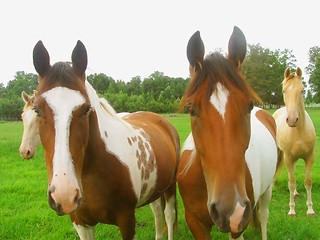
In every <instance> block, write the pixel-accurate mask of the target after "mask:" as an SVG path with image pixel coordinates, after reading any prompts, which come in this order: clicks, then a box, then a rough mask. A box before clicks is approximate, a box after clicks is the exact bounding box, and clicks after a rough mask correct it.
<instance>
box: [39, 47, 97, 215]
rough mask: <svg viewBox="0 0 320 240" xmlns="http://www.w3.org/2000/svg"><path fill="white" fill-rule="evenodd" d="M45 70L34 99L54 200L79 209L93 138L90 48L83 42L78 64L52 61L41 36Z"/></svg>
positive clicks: (67, 209) (64, 208)
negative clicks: (88, 82) (88, 70)
mask: <svg viewBox="0 0 320 240" xmlns="http://www.w3.org/2000/svg"><path fill="white" fill-rule="evenodd" d="M33 62H34V67H35V69H36V71H37V72H38V74H39V88H38V97H37V99H36V101H35V103H34V109H35V112H36V114H37V121H38V125H39V134H40V138H41V142H42V144H43V147H44V151H45V159H46V165H47V171H48V181H49V187H48V201H49V204H50V206H51V207H52V208H53V209H54V210H55V211H56V212H57V213H58V214H59V215H63V214H70V213H72V212H74V211H75V210H76V209H77V208H78V206H79V204H80V202H81V199H82V184H81V173H82V167H83V162H84V155H85V149H86V145H87V143H88V138H89V136H88V135H89V118H90V115H91V114H90V113H91V110H92V108H91V105H90V102H89V100H88V96H87V94H86V89H85V70H86V67H87V52H86V49H85V47H84V45H83V44H82V43H81V42H80V41H78V42H77V45H76V46H75V48H74V50H73V52H72V65H71V64H70V63H67V62H57V63H55V64H54V65H53V66H51V65H50V58H49V54H48V52H47V50H46V48H45V47H44V45H43V43H42V42H41V41H39V42H38V43H37V44H36V45H35V47H34V50H33Z"/></svg>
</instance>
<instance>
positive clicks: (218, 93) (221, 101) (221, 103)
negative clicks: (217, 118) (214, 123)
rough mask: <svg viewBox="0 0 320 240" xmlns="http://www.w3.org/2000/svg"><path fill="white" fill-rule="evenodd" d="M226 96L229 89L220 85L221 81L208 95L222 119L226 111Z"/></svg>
mask: <svg viewBox="0 0 320 240" xmlns="http://www.w3.org/2000/svg"><path fill="white" fill-rule="evenodd" d="M228 97H229V91H228V90H227V89H226V88H225V87H224V86H223V85H221V83H219V82H218V83H217V89H216V90H215V91H214V92H213V93H212V95H211V97H210V102H211V104H212V105H213V106H214V107H215V108H216V109H217V111H218V112H219V114H220V115H221V117H222V118H223V119H224V114H225V112H226V106H227V103H228Z"/></svg>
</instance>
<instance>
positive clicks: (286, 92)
mask: <svg viewBox="0 0 320 240" xmlns="http://www.w3.org/2000/svg"><path fill="white" fill-rule="evenodd" d="M301 78H302V71H301V69H300V68H299V67H298V68H297V69H296V72H295V73H294V72H293V73H291V71H290V68H287V69H286V70H285V72H284V80H283V82H282V92H283V100H284V103H285V107H282V108H280V109H278V110H277V111H275V112H274V114H273V117H274V118H275V120H276V124H277V143H278V146H279V148H280V149H281V151H282V154H283V159H284V163H285V166H286V168H287V172H288V188H289V191H290V203H289V208H290V210H289V212H288V215H289V216H295V215H296V212H295V202H294V197H295V196H298V195H299V193H298V192H297V190H296V181H295V178H294V172H295V165H296V162H297V161H298V159H299V158H302V159H303V160H304V162H305V179H304V186H305V189H306V191H307V203H306V204H307V207H308V210H307V216H314V215H315V212H314V210H313V208H312V197H311V189H312V180H311V171H312V165H313V163H314V161H315V142H316V132H315V128H314V125H313V122H312V120H311V118H310V116H309V114H308V113H307V112H306V111H305V108H304V98H303V89H304V86H303V83H302V80H301Z"/></svg>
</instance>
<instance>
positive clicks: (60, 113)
mask: <svg viewBox="0 0 320 240" xmlns="http://www.w3.org/2000/svg"><path fill="white" fill-rule="evenodd" d="M42 97H43V98H44V99H45V100H46V102H47V103H48V105H49V107H50V108H51V110H52V112H53V115H54V127H55V144H54V156H53V179H54V178H55V174H58V175H60V174H64V173H66V172H67V173H71V174H73V175H74V176H75V173H74V167H73V161H72V157H71V153H70V149H69V136H70V123H71V120H72V111H73V110H75V109H76V108H78V107H79V106H80V105H82V104H83V103H84V102H85V99H84V97H83V96H82V95H81V94H80V92H78V91H75V90H71V89H68V88H64V87H56V88H53V89H51V90H49V91H47V92H45V93H43V94H42Z"/></svg>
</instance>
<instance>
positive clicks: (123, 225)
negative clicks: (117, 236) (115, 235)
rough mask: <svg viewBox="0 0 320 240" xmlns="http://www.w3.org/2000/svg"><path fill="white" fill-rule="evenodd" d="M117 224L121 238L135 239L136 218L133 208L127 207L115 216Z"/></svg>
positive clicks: (124, 239) (125, 239)
mask: <svg viewBox="0 0 320 240" xmlns="http://www.w3.org/2000/svg"><path fill="white" fill-rule="evenodd" d="M117 225H118V227H119V229H120V233H121V236H122V239H123V240H134V239H136V218H135V215H134V209H127V211H125V212H123V213H121V214H120V215H119V216H118V218H117Z"/></svg>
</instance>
